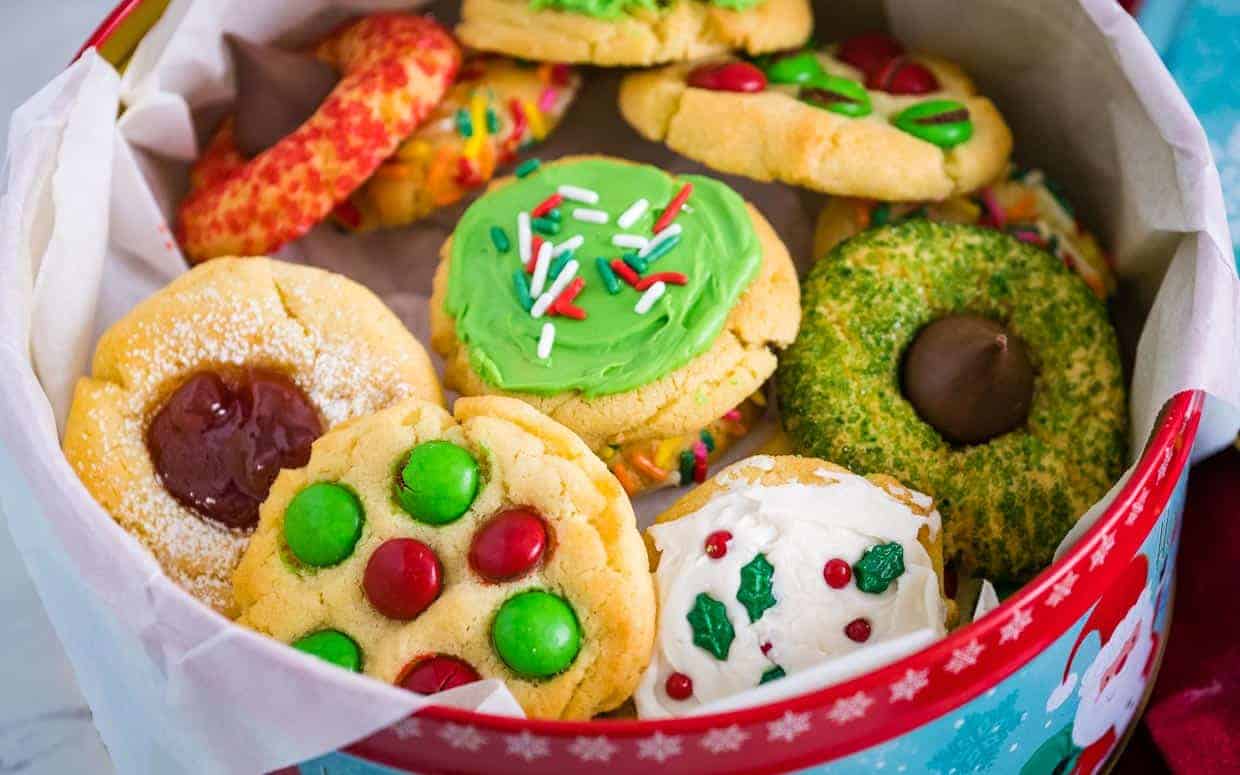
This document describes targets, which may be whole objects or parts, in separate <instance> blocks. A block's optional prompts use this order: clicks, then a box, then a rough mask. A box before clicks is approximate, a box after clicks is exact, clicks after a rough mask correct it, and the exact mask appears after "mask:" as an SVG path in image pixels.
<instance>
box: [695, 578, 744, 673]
mask: <svg viewBox="0 0 1240 775" xmlns="http://www.w3.org/2000/svg"><path fill="white" fill-rule="evenodd" d="M686 618H687V619H688V620H689V626H690V627H692V628H693V645H695V646H699V647H701V648H704V649H706V650H707V651H709V652H710V653H711V654H713V655H714V657H715V659H718V660H719V661H721V662H722V661H723V660H725V659H727V658H728V649H730V648H731V647H732V641H733V640H734V639H735V638H736V631H735V630H733V629H732V622H730V621H728V609H727V608H725V607H724V605H723V603H720V602H719V601H718V600H716V599H715V598H713V597H711V596H710V595H708V594H706V593H705V592H699V593H698V596H697V599H696V600H694V601H693V609H692V610H690V611H689V614H688V616H687V617H686Z"/></svg>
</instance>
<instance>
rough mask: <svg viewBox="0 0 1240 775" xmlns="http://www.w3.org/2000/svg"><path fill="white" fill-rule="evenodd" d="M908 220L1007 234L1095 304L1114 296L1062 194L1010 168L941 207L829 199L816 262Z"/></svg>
mask: <svg viewBox="0 0 1240 775" xmlns="http://www.w3.org/2000/svg"><path fill="white" fill-rule="evenodd" d="M909 218H929V219H930V220H932V221H942V222H945V223H967V224H977V225H980V226H988V227H990V228H994V229H998V230H1000V231H1005V232H1007V233H1008V234H1011V235H1012V236H1013V237H1015V238H1016V239H1018V240H1020V241H1022V242H1027V243H1029V244H1032V245H1036V246H1038V247H1040V248H1043V249H1045V250H1046V251H1048V252H1049V253H1051V254H1052V255H1054V256H1055V257H1057V258H1058V259H1059V260H1060V261H1062V262H1063V263H1064V265H1065V266H1067V267H1068V268H1069V269H1071V270H1073V271H1074V272H1076V273H1077V274H1078V275H1080V277H1081V279H1082V280H1084V281H1085V284H1086V285H1088V286H1089V289H1090V290H1091V291H1093V292H1094V295H1096V296H1098V298H1101V299H1106V298H1108V297H1110V296H1111V295H1112V294H1114V293H1115V288H1116V278H1115V268H1114V266H1113V265H1112V261H1111V257H1110V256H1109V255H1108V254H1107V252H1106V251H1105V250H1103V249H1102V247H1101V245H1099V243H1098V240H1097V239H1096V238H1095V237H1094V235H1093V234H1092V233H1091V232H1090V231H1089V230H1088V229H1087V228H1086V227H1085V226H1084V225H1083V224H1082V223H1081V221H1080V220H1079V219H1078V218H1077V216H1076V211H1075V209H1074V208H1073V206H1072V204H1071V202H1070V201H1069V200H1068V198H1067V196H1066V194H1065V192H1064V191H1063V189H1062V188H1061V187H1060V186H1059V185H1057V184H1056V183H1055V182H1054V181H1053V180H1052V179H1051V178H1049V177H1048V176H1047V175H1046V173H1044V172H1043V171H1042V170H1040V169H1025V168H1022V167H1018V166H1016V165H1014V164H1010V165H1008V169H1007V170H1005V171H1004V173H1003V174H1002V175H1000V176H999V177H998V178H996V179H995V180H994V181H992V182H990V183H988V184H987V185H986V186H983V187H982V188H980V189H978V190H977V191H974V192H973V193H971V194H961V195H959V196H953V197H951V198H949V199H945V200H943V201H941V202H929V201H922V202H880V201H877V200H874V199H858V198H854V197H831V198H830V199H828V200H827V202H826V204H824V205H823V208H822V210H821V211H820V212H819V214H818V222H817V226H816V228H815V231H814V256H815V257H816V258H821V257H823V256H825V255H827V254H828V253H830V252H831V249H832V248H833V247H835V246H836V245H837V244H839V243H840V242H842V241H843V240H845V239H848V238H849V237H851V236H853V235H855V234H857V233H859V232H861V231H864V230H865V229H867V228H871V227H877V226H885V225H887V224H891V223H899V222H900V221H904V220H908V219H909Z"/></svg>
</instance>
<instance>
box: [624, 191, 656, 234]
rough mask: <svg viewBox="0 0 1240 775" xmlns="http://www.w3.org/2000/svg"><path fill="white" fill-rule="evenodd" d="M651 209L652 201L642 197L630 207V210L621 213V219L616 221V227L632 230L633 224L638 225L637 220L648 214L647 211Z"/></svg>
mask: <svg viewBox="0 0 1240 775" xmlns="http://www.w3.org/2000/svg"><path fill="white" fill-rule="evenodd" d="M649 208H650V200H649V199H646V198H645V197H642V198H641V199H638V200H637V201H636V202H634V203H633V204H631V205H629V209H627V210H625V211H624V212H623V213H620V217H619V218H617V219H616V225H617V226H619V227H620V228H622V229H631V228H633V224H635V223H637V219H638V218H641V217H642V216H643V215H645V214H646V210H647V209H649Z"/></svg>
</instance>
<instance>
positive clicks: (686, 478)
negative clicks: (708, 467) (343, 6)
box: [680, 449, 697, 487]
mask: <svg viewBox="0 0 1240 775" xmlns="http://www.w3.org/2000/svg"><path fill="white" fill-rule="evenodd" d="M696 462H697V461H696V460H694V458H693V450H690V449H686V450H685V451H684V452H681V453H680V486H681V487H688V486H689V485H691V484H693V465H694V463H696Z"/></svg>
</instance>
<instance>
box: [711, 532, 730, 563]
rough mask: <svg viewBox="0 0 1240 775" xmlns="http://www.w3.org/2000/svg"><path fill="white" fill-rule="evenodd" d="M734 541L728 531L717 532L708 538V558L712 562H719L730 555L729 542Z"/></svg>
mask: <svg viewBox="0 0 1240 775" xmlns="http://www.w3.org/2000/svg"><path fill="white" fill-rule="evenodd" d="M731 540H732V534H731V533H729V532H728V531H726V530H716V531H715V532H713V533H711V534H710V535H708V536H706V556H707V557H709V558H711V559H712V560H717V559H719V558H720V557H723V556H724V555H726V554H727V553H728V541H731Z"/></svg>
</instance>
